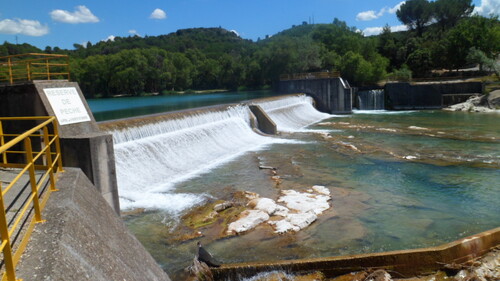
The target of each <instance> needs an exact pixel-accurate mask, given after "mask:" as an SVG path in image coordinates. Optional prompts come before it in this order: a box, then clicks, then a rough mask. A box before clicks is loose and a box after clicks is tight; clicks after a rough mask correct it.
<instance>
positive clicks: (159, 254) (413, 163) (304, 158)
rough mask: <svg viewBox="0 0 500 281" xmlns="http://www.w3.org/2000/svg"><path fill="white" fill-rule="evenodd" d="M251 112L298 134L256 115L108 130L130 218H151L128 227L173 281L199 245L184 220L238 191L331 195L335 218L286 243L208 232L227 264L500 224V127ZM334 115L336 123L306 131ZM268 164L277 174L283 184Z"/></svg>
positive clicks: (282, 106) (469, 120)
mask: <svg viewBox="0 0 500 281" xmlns="http://www.w3.org/2000/svg"><path fill="white" fill-rule="evenodd" d="M251 103H252V104H257V105H259V106H260V107H261V108H262V109H263V110H264V111H265V112H266V114H267V115H269V117H270V118H271V119H273V121H274V122H275V123H276V124H277V125H278V128H279V130H280V131H281V132H283V131H287V133H282V134H280V135H278V136H275V137H269V136H263V135H260V134H258V133H256V132H255V131H253V130H252V129H251V123H252V122H251V118H250V117H249V112H248V108H247V106H246V105H238V106H236V105H233V106H224V107H222V106H221V107H219V108H212V109H210V110H197V111H195V112H193V111H189V112H184V113H182V114H177V113H176V114H164V115H161V116H153V117H152V116H148V117H144V118H135V119H129V120H125V121H123V122H122V123H119V122H116V123H114V124H110V125H109V126H107V131H109V132H113V134H114V135H115V138H116V140H115V141H116V146H115V150H116V159H117V171H118V180H119V188H120V195H121V196H122V207H123V208H126V209H133V208H146V209H147V210H148V212H144V213H141V214H137V215H133V216H127V217H126V218H125V220H126V223H127V225H128V226H129V228H130V229H131V230H132V231H133V232H134V234H136V236H137V237H138V239H139V240H140V241H141V242H143V243H144V245H145V246H146V247H147V248H148V250H149V251H150V252H151V254H152V255H153V256H154V257H155V259H156V260H157V261H158V262H159V263H160V264H161V265H162V266H163V268H164V269H165V270H166V271H167V272H169V275H170V274H171V273H172V275H171V276H179V277H178V278H177V279H176V278H174V280H185V279H183V278H182V274H183V273H182V272H183V271H182V269H183V268H185V267H186V266H188V265H189V263H190V262H191V261H192V259H193V251H192V248H193V247H194V245H195V243H194V242H192V241H191V240H187V241H186V240H182V239H184V238H183V237H186V236H184V235H185V234H186V233H185V232H183V231H184V230H183V228H182V227H183V223H184V220H179V218H180V216H179V215H182V216H183V217H184V215H190V214H191V213H198V209H197V208H193V206H194V205H196V204H201V203H205V202H207V201H208V202H210V203H211V202H213V201H215V200H231V198H228V197H227V196H226V194H231V193H232V192H234V191H250V192H255V193H258V194H260V195H261V196H262V197H266V198H272V199H276V198H277V197H278V196H279V193H280V191H281V190H287V189H293V190H297V191H304V190H306V189H307V188H310V187H311V186H313V185H323V186H326V187H327V188H328V189H330V191H331V192H332V206H333V207H332V208H331V210H328V211H326V212H325V213H324V214H323V215H322V216H321V217H319V219H318V221H317V222H314V223H313V224H312V225H311V226H310V227H309V228H306V229H304V230H303V231H302V232H298V233H290V234H287V235H274V234H273V232H272V231H270V230H269V229H268V228H269V227H271V226H269V225H263V226H262V227H261V228H260V229H257V230H255V231H253V232H250V233H244V234H242V235H239V236H237V237H231V238H230V239H220V236H218V235H219V233H220V231H224V230H223V229H217V227H219V225H217V226H214V227H213V228H210V227H209V226H207V227H206V228H205V227H202V228H197V229H196V231H198V230H199V231H200V233H202V235H203V237H200V238H199V239H201V240H202V242H203V243H204V245H206V247H207V249H209V250H210V251H211V253H212V254H214V255H215V256H216V257H217V258H218V259H220V261H222V262H224V263H235V262H249V261H262V262H267V261H275V260H279V259H283V260H290V259H297V258H314V257H329V256H337V255H351V254H360V253H370V252H381V251H389V250H400V249H409V248H416V247H429V246H435V245H439V244H442V243H446V242H449V241H452V240H454V239H458V238H461V237H464V236H466V235H472V234H474V233H478V232H480V231H484V230H487V229H491V228H493V227H497V226H498V224H497V223H498V220H499V215H498V212H496V209H497V206H498V202H497V201H498V200H497V199H496V198H498V194H499V190H498V188H496V186H497V184H496V183H497V182H498V181H500V178H499V174H498V167H499V166H498V165H499V162H498V160H499V159H500V158H499V157H500V155H499V154H498V143H499V140H500V138H499V135H498V130H497V126H496V124H498V119H497V117H496V116H495V115H470V114H462V113H446V112H430V111H425V112H416V111H407V112H401V111H399V112H385V111H384V112H377V111H367V112H363V113H364V114H353V115H350V116H346V117H344V118H337V117H334V116H331V115H329V116H327V115H323V114H322V113H320V112H318V111H317V110H315V109H314V107H313V106H312V100H311V99H310V98H307V97H306V96H286V97H280V98H273V99H268V100H253V101H251ZM394 114H397V115H399V116H401V118H394ZM325 117H334V118H328V119H329V120H324V121H322V122H321V123H316V124H313V125H311V126H307V125H308V124H311V123H315V122H317V121H319V120H321V119H323V118H325ZM472 124H474V126H472ZM304 126H307V128H304ZM295 132H298V133H295ZM284 139H286V140H287V141H285V140H284ZM232 143H235V144H236V145H235V146H231V145H230V144H232ZM281 143H283V144H281ZM170 148H172V149H170ZM260 166H268V167H275V168H276V172H277V174H278V176H279V177H280V179H281V180H282V182H280V184H279V186H277V185H276V182H275V181H274V180H273V179H272V175H273V173H272V172H271V171H270V170H266V169H259V167H260ZM276 187H278V188H276ZM209 198H210V199H209ZM209 200H210V201H209ZM178 214H179V215H178ZM221 228H223V226H222V227H221ZM187 234H190V232H188V233H187ZM189 237H191V236H189ZM189 239H192V238H189ZM297 241H300V242H299V243H297ZM227 249H231V251H227Z"/></svg>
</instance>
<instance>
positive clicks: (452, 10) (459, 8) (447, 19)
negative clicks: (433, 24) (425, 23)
mask: <svg viewBox="0 0 500 281" xmlns="http://www.w3.org/2000/svg"><path fill="white" fill-rule="evenodd" d="M473 10H474V5H473V4H472V0H437V1H435V2H433V11H434V18H435V19H436V20H437V22H438V24H439V25H440V26H441V29H442V30H445V29H447V28H450V27H453V26H454V25H455V24H456V23H457V22H458V21H459V20H460V19H462V18H465V17H468V16H469V15H470V14H471V13H472V11H473Z"/></svg>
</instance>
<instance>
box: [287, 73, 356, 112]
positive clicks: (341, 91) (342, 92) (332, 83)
mask: <svg viewBox="0 0 500 281" xmlns="http://www.w3.org/2000/svg"><path fill="white" fill-rule="evenodd" d="M278 89H279V92H280V93H283V94H291V93H305V94H307V95H310V96H311V97H313V98H314V100H315V102H316V108H317V109H318V110H319V111H322V112H327V113H336V114H348V113H351V112H352V106H351V104H352V101H351V88H350V87H349V86H348V85H344V84H343V82H342V80H341V78H328V79H303V80H284V81H279V82H278Z"/></svg>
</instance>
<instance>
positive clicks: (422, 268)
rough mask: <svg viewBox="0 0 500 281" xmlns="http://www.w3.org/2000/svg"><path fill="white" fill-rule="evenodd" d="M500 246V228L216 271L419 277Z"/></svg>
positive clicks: (229, 274)
mask: <svg viewBox="0 0 500 281" xmlns="http://www.w3.org/2000/svg"><path fill="white" fill-rule="evenodd" d="M498 245H500V227H498V228H495V229H492V230H489V231H485V232H482V233H479V234H476V235H473V236H470V237H467V238H464V239H460V240H457V241H454V242H451V243H448V244H444V245H441V246H437V247H431V248H423V249H414V250H403V251H393V252H385V253H374V254H361V255H351V256H339V257H327V258H315V259H303V260H287V261H277V262H270V263H241V264H226V265H222V267H220V268H217V269H214V270H213V272H214V277H215V279H216V280H238V279H237V278H241V277H248V276H252V275H255V274H257V273H259V272H266V271H272V270H283V271H286V272H291V273H299V272H311V271H321V272H323V273H324V274H325V275H326V277H328V278H331V277H335V276H339V275H342V274H347V273H350V272H353V271H360V270H364V269H367V268H374V269H377V268H384V269H388V270H393V271H396V272H399V273H401V274H404V275H406V276H415V275H417V274H424V273H429V272H432V271H435V270H438V269H440V268H442V267H443V265H444V264H451V263H464V262H467V261H471V260H472V259H474V258H476V257H479V256H481V255H483V254H485V253H486V252H488V251H490V250H491V249H492V248H494V247H496V246H498Z"/></svg>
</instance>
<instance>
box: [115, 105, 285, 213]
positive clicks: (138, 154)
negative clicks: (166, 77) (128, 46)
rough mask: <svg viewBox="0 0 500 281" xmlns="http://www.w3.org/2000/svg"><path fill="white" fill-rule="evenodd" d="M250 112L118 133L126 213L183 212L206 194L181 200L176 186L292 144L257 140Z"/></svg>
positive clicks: (236, 110)
mask: <svg viewBox="0 0 500 281" xmlns="http://www.w3.org/2000/svg"><path fill="white" fill-rule="evenodd" d="M248 114H249V112H248V108H247V107H243V106H238V107H234V108H230V109H228V110H227V111H224V112H209V113H205V114H199V115H196V116H190V117H187V118H183V119H177V120H169V121H164V122H160V123H156V124H153V125H151V124H149V125H145V126H142V127H134V128H128V129H126V130H122V131H119V132H116V131H115V133H114V136H118V137H117V144H116V145H115V160H116V171H117V180H118V188H119V192H120V197H121V202H122V209H130V208H146V209H163V210H167V211H172V212H179V211H182V210H183V209H186V208H189V207H190V206H192V205H194V204H196V203H198V202H200V201H202V200H203V197H204V195H202V194H182V195H180V194H175V193H174V192H175V190H174V184H175V183H178V182H181V181H185V180H187V179H189V178H192V177H195V176H198V175H200V174H202V173H206V172H208V171H209V170H210V169H213V168H214V167H217V166H218V165H221V164H223V163H226V162H228V161H230V160H232V159H234V158H235V157H238V156H240V155H242V154H243V153H246V152H248V151H250V150H258V149H263V148H265V147H266V146H267V145H269V144H272V143H287V142H290V141H288V140H283V139H278V138H271V137H265V136H261V135H259V134H256V133H255V132H254V131H252V129H251V128H250V126H249V124H248V122H249V121H248V116H249V115H248Z"/></svg>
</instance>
